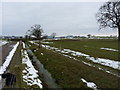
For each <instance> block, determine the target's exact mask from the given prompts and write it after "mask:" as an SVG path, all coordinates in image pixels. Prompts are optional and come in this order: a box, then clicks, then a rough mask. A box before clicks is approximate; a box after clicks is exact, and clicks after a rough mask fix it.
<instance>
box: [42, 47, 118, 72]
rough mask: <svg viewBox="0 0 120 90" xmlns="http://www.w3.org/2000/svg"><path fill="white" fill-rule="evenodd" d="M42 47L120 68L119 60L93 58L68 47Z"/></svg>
mask: <svg viewBox="0 0 120 90" xmlns="http://www.w3.org/2000/svg"><path fill="white" fill-rule="evenodd" d="M42 47H45V48H46V49H51V50H55V51H58V52H61V53H64V54H65V53H69V54H71V55H72V56H77V57H80V56H84V57H86V59H88V60H91V61H92V62H94V63H98V64H102V65H105V66H108V67H111V68H114V69H118V70H120V66H119V65H120V62H119V61H114V60H110V59H104V58H94V57H91V56H90V55H87V54H84V53H82V52H77V51H73V50H70V49H63V50H60V49H59V48H56V47H51V46H48V45H42Z"/></svg>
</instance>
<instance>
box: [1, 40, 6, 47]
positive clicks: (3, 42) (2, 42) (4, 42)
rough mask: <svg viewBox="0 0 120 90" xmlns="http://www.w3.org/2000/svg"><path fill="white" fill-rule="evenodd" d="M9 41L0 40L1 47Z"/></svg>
mask: <svg viewBox="0 0 120 90" xmlns="http://www.w3.org/2000/svg"><path fill="white" fill-rule="evenodd" d="M7 43H8V42H7V41H3V40H0V46H2V45H5V44H7Z"/></svg>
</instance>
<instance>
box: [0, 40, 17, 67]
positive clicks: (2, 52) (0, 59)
mask: <svg viewBox="0 0 120 90" xmlns="http://www.w3.org/2000/svg"><path fill="white" fill-rule="evenodd" d="M13 45H15V43H13V42H10V43H7V44H5V45H3V46H0V66H1V65H2V64H3V63H4V61H5V59H6V57H7V56H8V55H9V52H10V51H11V50H12V48H13Z"/></svg>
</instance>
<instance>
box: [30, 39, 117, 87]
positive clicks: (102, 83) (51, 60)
mask: <svg viewBox="0 0 120 90" xmlns="http://www.w3.org/2000/svg"><path fill="white" fill-rule="evenodd" d="M56 43H57V42H56ZM58 43H59V41H58ZM56 45H57V44H56ZM35 48H36V46H35V45H32V47H31V49H32V50H33V49H35ZM41 53H43V55H42V54H41ZM35 55H36V56H37V57H38V59H39V60H40V61H41V63H43V65H44V66H45V68H46V69H47V70H48V71H49V72H50V73H51V74H52V77H53V78H55V80H56V83H57V84H59V85H60V86H61V87H63V88H83V87H84V88H86V87H87V86H86V84H85V83H83V82H82V81H81V78H84V79H86V80H87V81H91V82H94V83H95V84H96V85H97V86H98V87H99V88H117V87H118V79H119V78H117V77H116V76H113V75H111V74H108V73H106V72H104V71H100V70H98V69H96V68H93V67H90V66H88V65H85V64H83V63H81V62H77V61H74V60H73V59H70V58H67V57H65V56H63V55H61V54H58V53H56V52H53V51H51V50H46V49H44V48H40V49H39V50H38V51H36V52H35ZM113 82H114V83H113Z"/></svg>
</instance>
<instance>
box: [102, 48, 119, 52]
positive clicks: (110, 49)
mask: <svg viewBox="0 0 120 90" xmlns="http://www.w3.org/2000/svg"><path fill="white" fill-rule="evenodd" d="M100 49H103V50H109V51H117V52H118V50H116V49H112V48H100Z"/></svg>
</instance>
